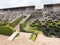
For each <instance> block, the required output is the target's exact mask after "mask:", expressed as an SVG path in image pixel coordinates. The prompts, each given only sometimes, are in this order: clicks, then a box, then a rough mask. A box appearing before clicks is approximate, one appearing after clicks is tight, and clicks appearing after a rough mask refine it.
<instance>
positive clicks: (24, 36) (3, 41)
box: [0, 32, 60, 45]
mask: <svg viewBox="0 0 60 45" xmlns="http://www.w3.org/2000/svg"><path fill="white" fill-rule="evenodd" d="M30 35H31V33H23V32H21V33H20V34H19V36H18V37H16V38H15V39H14V40H12V41H9V40H7V39H8V37H9V36H4V35H0V45H60V39H59V38H50V37H46V36H44V35H38V36H37V39H36V40H35V41H32V40H30V39H29V38H30Z"/></svg>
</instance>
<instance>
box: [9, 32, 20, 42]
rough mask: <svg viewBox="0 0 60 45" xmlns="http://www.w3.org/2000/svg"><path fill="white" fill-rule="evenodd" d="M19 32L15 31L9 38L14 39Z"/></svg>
mask: <svg viewBox="0 0 60 45" xmlns="http://www.w3.org/2000/svg"><path fill="white" fill-rule="evenodd" d="M18 34H19V32H14V33H13V34H12V35H11V36H10V37H9V38H8V40H10V41H11V40H13V39H14V38H15V37H16V36H17V35H18Z"/></svg>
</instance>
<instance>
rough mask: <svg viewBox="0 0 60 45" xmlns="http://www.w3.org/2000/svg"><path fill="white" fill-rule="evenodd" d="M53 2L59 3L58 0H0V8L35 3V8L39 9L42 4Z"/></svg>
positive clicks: (59, 0)
mask: <svg viewBox="0 0 60 45" xmlns="http://www.w3.org/2000/svg"><path fill="white" fill-rule="evenodd" d="M55 3H60V0H0V8H9V7H20V6H29V5H35V6H36V8H39V9H41V8H43V5H44V4H55Z"/></svg>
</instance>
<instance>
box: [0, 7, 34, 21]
mask: <svg viewBox="0 0 60 45" xmlns="http://www.w3.org/2000/svg"><path fill="white" fill-rule="evenodd" d="M34 9H35V7H25V8H16V9H15V8H13V9H12V8H11V9H0V21H1V20H3V21H12V20H13V19H15V18H17V17H19V16H20V15H27V14H30V13H31V12H32V11H34Z"/></svg>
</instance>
